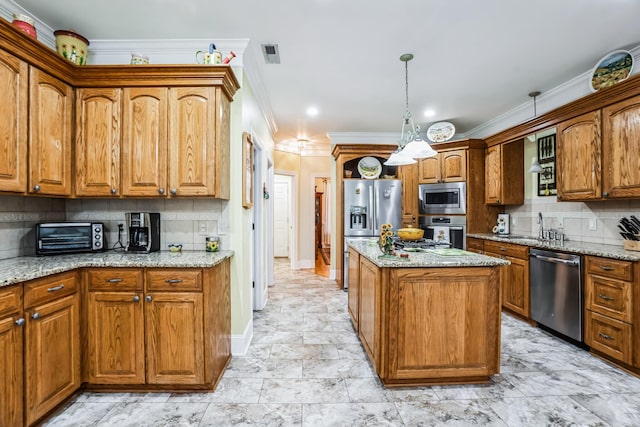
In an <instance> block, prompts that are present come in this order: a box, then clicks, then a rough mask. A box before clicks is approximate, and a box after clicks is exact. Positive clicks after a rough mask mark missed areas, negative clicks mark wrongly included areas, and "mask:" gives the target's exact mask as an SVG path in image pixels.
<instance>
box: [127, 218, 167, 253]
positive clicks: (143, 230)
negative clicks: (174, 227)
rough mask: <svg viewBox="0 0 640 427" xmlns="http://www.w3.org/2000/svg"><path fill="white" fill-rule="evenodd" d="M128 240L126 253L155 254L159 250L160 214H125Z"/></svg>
mask: <svg viewBox="0 0 640 427" xmlns="http://www.w3.org/2000/svg"><path fill="white" fill-rule="evenodd" d="M125 216H126V219H127V230H129V239H128V244H127V252H143V253H149V252H155V251H158V250H160V214H159V213H151V212H127V213H125Z"/></svg>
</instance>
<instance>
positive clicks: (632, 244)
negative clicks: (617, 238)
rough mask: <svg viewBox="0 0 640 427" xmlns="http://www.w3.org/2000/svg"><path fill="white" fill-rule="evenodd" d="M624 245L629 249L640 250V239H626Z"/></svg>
mask: <svg viewBox="0 0 640 427" xmlns="http://www.w3.org/2000/svg"><path fill="white" fill-rule="evenodd" d="M623 247H624V248H625V249H626V250H628V251H640V241H637V240H625V241H624V244H623Z"/></svg>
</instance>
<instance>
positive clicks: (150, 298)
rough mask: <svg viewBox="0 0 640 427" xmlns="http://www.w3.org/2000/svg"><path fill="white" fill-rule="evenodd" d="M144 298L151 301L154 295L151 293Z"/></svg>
mask: <svg viewBox="0 0 640 427" xmlns="http://www.w3.org/2000/svg"><path fill="white" fill-rule="evenodd" d="M144 299H145V300H146V301H147V302H151V301H153V297H152V296H151V295H147V296H146V297H145V298H144Z"/></svg>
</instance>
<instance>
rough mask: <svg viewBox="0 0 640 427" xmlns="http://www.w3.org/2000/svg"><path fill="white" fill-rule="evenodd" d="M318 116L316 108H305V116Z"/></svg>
mask: <svg viewBox="0 0 640 427" xmlns="http://www.w3.org/2000/svg"><path fill="white" fill-rule="evenodd" d="M317 115H318V109H317V108H316V107H313V106H311V107H309V108H307V116H309V117H315V116H317Z"/></svg>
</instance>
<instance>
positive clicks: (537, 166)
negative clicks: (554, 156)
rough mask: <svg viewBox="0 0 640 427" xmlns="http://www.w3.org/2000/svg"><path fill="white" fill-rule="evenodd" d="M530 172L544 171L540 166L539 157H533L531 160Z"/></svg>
mask: <svg viewBox="0 0 640 427" xmlns="http://www.w3.org/2000/svg"><path fill="white" fill-rule="evenodd" d="M529 173H544V169H542V166H540V163H538V160H537V159H533V161H532V162H531V167H530V168H529Z"/></svg>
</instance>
